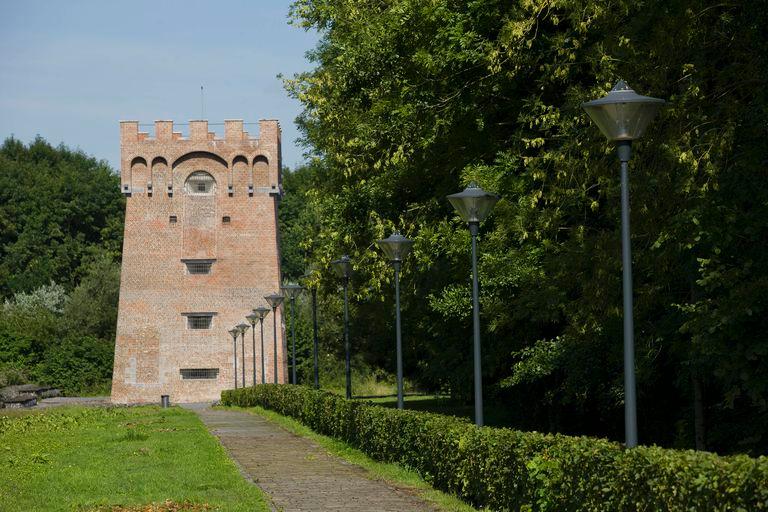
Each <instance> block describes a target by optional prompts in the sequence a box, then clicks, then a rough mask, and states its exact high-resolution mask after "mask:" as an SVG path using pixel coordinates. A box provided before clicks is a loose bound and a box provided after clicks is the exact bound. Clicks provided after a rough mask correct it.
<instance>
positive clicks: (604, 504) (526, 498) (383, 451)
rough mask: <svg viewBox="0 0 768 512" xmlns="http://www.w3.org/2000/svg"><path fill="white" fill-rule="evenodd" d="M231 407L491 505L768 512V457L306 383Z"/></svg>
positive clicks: (235, 399) (275, 387) (231, 399)
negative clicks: (499, 418) (401, 403)
mask: <svg viewBox="0 0 768 512" xmlns="http://www.w3.org/2000/svg"><path fill="white" fill-rule="evenodd" d="M221 400H222V403H223V404H224V405H237V406H241V407H249V406H255V405H258V406H261V407H264V408H266V409H270V410H273V411H276V412H278V413H280V414H283V415H285V416H290V417H292V418H294V419H296V420H298V421H300V422H301V423H303V424H304V425H306V426H308V427H310V428H311V429H313V430H314V431H316V432H318V433H321V434H325V435H328V436H331V437H334V438H337V439H341V440H343V441H345V442H347V443H349V444H350V445H352V446H354V447H357V448H359V449H360V450H362V451H363V452H365V453H367V454H368V455H369V456H371V457H372V458H374V459H376V460H379V461H383V462H395V463H398V464H401V465H404V466H407V467H409V468H412V469H414V470H415V471H417V472H418V473H419V474H421V475H422V477H424V479H425V480H427V481H428V482H430V483H431V484H432V485H433V486H434V487H436V488H438V489H441V490H444V491H447V492H449V493H452V494H455V495H457V496H459V497H461V498H462V499H464V500H466V501H468V502H470V503H472V504H474V505H476V506H480V507H484V508H488V509H492V510H510V511H511V510H515V511H516V510H525V511H533V510H536V511H568V510H590V511H611V512H613V511H640V510H643V511H662V510H668V511H701V510H714V511H760V510H768V458H766V457H759V458H757V459H755V458H751V457H747V456H745V455H737V456H731V457H721V456H718V455H715V454H712V453H707V452H694V451H690V450H688V451H681V450H669V449H664V448H658V447H655V446H640V447H637V448H634V449H631V450H627V449H625V448H623V447H622V445H620V444H618V443H614V442H610V441H606V440H604V439H595V438H588V437H570V436H563V435H551V434H541V433H538V432H519V431H515V430H510V429H505V428H489V427H483V428H478V427H476V426H475V425H473V424H471V423H469V422H468V421H466V420H462V419H459V418H454V417H450V416H443V415H439V414H431V413H424V412H416V411H408V410H405V411H399V410H397V409H389V408H385V407H381V406H377V405H374V404H372V403H366V402H355V401H347V400H345V399H343V398H341V397H339V396H337V395H333V394H331V393H327V392H324V391H315V390H313V389H310V388H307V387H303V386H287V385H279V384H264V385H259V386H256V387H251V388H245V389H239V390H229V391H224V392H223V393H222V396H221Z"/></svg>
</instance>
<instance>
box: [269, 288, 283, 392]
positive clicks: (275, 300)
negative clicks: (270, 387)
mask: <svg viewBox="0 0 768 512" xmlns="http://www.w3.org/2000/svg"><path fill="white" fill-rule="evenodd" d="M284 298H285V297H283V296H282V295H280V294H279V293H273V294H271V295H267V296H266V297H264V299H265V300H266V301H267V304H269V305H270V306H271V307H272V326H273V329H272V342H273V345H274V346H273V350H274V354H273V355H274V359H275V384H277V382H278V381H277V307H278V306H279V305H280V304H282V303H283V299H284Z"/></svg>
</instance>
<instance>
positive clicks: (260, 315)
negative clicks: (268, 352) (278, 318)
mask: <svg viewBox="0 0 768 512" xmlns="http://www.w3.org/2000/svg"><path fill="white" fill-rule="evenodd" d="M268 314H269V308H266V307H264V306H259V307H257V308H254V310H253V312H252V313H251V314H250V315H248V316H247V317H245V318H247V319H248V321H249V322H251V327H252V328H253V385H254V386H255V385H256V320H258V321H259V324H260V325H261V383H262V384H264V383H265V378H264V370H265V368H264V366H265V363H264V317H266V316H267V315H268Z"/></svg>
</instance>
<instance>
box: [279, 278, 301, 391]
mask: <svg viewBox="0 0 768 512" xmlns="http://www.w3.org/2000/svg"><path fill="white" fill-rule="evenodd" d="M281 289H282V290H283V293H284V294H285V295H287V296H288V298H289V299H290V301H291V374H292V377H293V384H298V382H297V381H296V297H298V296H299V294H301V292H302V291H304V287H303V286H301V285H299V284H293V283H291V284H286V285H284V286H282V287H281Z"/></svg>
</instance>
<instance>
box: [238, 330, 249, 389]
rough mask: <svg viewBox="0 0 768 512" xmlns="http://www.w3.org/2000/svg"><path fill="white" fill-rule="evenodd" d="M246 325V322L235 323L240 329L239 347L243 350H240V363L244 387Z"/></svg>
mask: <svg viewBox="0 0 768 512" xmlns="http://www.w3.org/2000/svg"><path fill="white" fill-rule="evenodd" d="M248 327H249V326H248V324H245V323H240V324H237V329H238V330H239V331H240V337H241V340H240V347H241V349H242V351H243V352H242V354H243V364H241V365H240V366H242V368H243V387H245V332H246V331H247V330H248Z"/></svg>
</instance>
